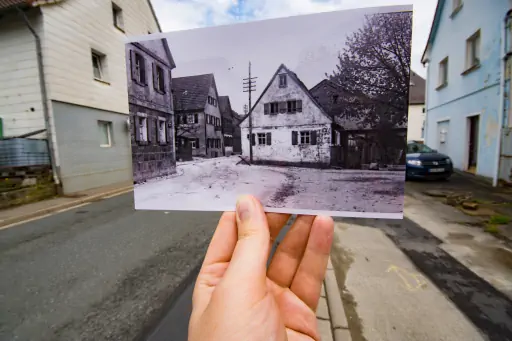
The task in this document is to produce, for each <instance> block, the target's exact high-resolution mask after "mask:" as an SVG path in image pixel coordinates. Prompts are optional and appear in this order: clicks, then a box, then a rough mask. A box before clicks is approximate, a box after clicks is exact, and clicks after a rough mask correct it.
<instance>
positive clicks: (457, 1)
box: [452, 0, 463, 16]
mask: <svg viewBox="0 0 512 341" xmlns="http://www.w3.org/2000/svg"><path fill="white" fill-rule="evenodd" d="M462 4H463V3H462V0H452V16H453V15H455V14H457V12H459V11H460V9H461V7H462Z"/></svg>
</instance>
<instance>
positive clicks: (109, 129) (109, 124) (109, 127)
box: [98, 120, 113, 148]
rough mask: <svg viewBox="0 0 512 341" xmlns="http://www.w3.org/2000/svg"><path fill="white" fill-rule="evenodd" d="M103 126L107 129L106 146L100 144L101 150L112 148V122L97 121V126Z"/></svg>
mask: <svg viewBox="0 0 512 341" xmlns="http://www.w3.org/2000/svg"><path fill="white" fill-rule="evenodd" d="M100 125H105V126H106V127H107V141H108V143H107V144H102V143H100V147H102V148H111V147H112V133H113V132H112V122H111V121H104V120H98V126H100Z"/></svg>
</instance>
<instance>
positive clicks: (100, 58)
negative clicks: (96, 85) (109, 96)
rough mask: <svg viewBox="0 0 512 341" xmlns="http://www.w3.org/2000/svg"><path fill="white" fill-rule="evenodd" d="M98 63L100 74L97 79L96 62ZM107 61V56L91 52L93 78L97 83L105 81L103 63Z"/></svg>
mask: <svg viewBox="0 0 512 341" xmlns="http://www.w3.org/2000/svg"><path fill="white" fill-rule="evenodd" d="M95 59H96V62H97V69H98V73H99V77H96V67H95V66H94V60H95ZM104 59H105V55H104V54H101V53H100V52H98V51H95V50H91V62H92V75H93V78H94V79H95V80H97V81H102V82H104V81H105V72H104V70H103V64H104V63H103V61H104Z"/></svg>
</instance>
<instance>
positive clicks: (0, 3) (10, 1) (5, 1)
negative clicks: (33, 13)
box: [0, 0, 34, 10]
mask: <svg viewBox="0 0 512 341" xmlns="http://www.w3.org/2000/svg"><path fill="white" fill-rule="evenodd" d="M33 2H34V1H33V0H0V10H4V9H8V8H9V7H14V6H32V3H33Z"/></svg>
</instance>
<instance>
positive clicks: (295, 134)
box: [292, 131, 298, 146]
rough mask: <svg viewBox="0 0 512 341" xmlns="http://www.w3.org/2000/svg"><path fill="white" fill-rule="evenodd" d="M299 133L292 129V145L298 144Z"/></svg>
mask: <svg viewBox="0 0 512 341" xmlns="http://www.w3.org/2000/svg"><path fill="white" fill-rule="evenodd" d="M297 137H298V134H297V132H296V131H292V146H296V145H297V144H298V141H297V140H298V138H297Z"/></svg>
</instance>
